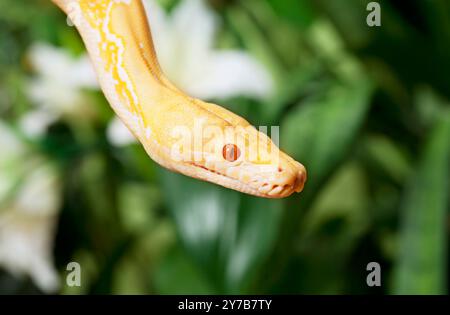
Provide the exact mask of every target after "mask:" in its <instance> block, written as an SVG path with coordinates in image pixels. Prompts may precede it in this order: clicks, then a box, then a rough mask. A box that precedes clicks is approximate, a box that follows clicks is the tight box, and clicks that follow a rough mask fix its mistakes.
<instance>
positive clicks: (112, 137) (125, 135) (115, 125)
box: [106, 117, 137, 147]
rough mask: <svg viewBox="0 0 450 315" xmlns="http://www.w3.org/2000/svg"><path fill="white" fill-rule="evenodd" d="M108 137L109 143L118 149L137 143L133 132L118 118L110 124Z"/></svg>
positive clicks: (107, 131)
mask: <svg viewBox="0 0 450 315" xmlns="http://www.w3.org/2000/svg"><path fill="white" fill-rule="evenodd" d="M106 136H107V138H108V140H109V142H111V144H113V145H115V146H117V147H123V146H127V145H130V144H133V143H136V142H137V140H136V138H135V137H134V135H133V134H132V133H131V131H130V130H128V128H127V126H125V124H124V123H123V122H122V121H121V120H120V119H119V118H117V117H115V118H114V119H113V120H111V122H110V123H109V126H108V128H107V130H106Z"/></svg>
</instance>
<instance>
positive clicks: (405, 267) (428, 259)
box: [392, 113, 450, 294]
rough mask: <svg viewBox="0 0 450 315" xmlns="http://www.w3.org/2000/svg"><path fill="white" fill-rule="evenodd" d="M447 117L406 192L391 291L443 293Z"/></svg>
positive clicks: (449, 143) (449, 147) (449, 146)
mask: <svg viewBox="0 0 450 315" xmlns="http://www.w3.org/2000/svg"><path fill="white" fill-rule="evenodd" d="M449 161H450V115H449V114H448V113H447V115H445V116H444V117H443V119H442V120H441V121H439V122H438V123H437V124H436V126H435V129H434V130H433V132H432V133H431V135H430V138H429V140H428V143H427V144H426V146H425V148H424V151H423V153H422V157H421V160H420V163H419V164H418V166H417V171H416V172H415V174H414V177H413V178H412V180H411V182H410V185H409V187H408V189H407V191H406V194H405V199H404V203H403V207H402V208H403V218H402V228H401V232H400V239H399V244H398V246H399V248H398V257H397V262H396V264H397V265H396V268H395V273H394V278H393V279H394V283H393V289H392V292H393V293H395V294H445V293H446V279H447V275H446V258H447V242H446V240H447V234H446V231H447V220H446V218H447V211H448V189H449V182H448V178H449V170H450V169H449V166H450V164H449Z"/></svg>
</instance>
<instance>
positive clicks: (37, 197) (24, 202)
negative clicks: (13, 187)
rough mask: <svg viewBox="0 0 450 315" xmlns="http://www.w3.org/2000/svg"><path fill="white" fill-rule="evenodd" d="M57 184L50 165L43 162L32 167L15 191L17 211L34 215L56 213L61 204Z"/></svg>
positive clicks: (55, 175)
mask: <svg viewBox="0 0 450 315" xmlns="http://www.w3.org/2000/svg"><path fill="white" fill-rule="evenodd" d="M41 163H44V162H41ZM59 184H60V183H59V180H58V177H57V174H56V172H55V170H54V169H53V167H52V166H50V165H47V164H43V165H41V166H39V167H37V168H35V169H33V171H32V172H31V173H29V174H28V176H27V178H26V180H25V182H24V183H23V185H22V186H21V187H20V189H19V191H18V193H17V196H16V200H15V207H16V208H17V211H20V212H21V213H23V214H28V215H33V216H35V217H37V216H50V215H54V214H56V213H57V212H58V210H59V206H60V204H61V200H60V191H59V186H60V185H59Z"/></svg>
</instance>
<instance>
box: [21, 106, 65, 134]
mask: <svg viewBox="0 0 450 315" xmlns="http://www.w3.org/2000/svg"><path fill="white" fill-rule="evenodd" d="M57 119H58V116H57V115H55V114H54V113H52V112H49V111H46V110H43V109H36V110H33V111H30V112H27V113H26V114H25V115H23V116H22V117H21V118H20V121H19V125H20V129H22V131H23V132H24V133H25V134H26V135H27V136H28V137H30V138H39V137H41V136H43V135H44V134H45V133H46V132H47V129H48V127H49V126H50V125H51V124H52V123H53V122H55V121H56V120H57Z"/></svg>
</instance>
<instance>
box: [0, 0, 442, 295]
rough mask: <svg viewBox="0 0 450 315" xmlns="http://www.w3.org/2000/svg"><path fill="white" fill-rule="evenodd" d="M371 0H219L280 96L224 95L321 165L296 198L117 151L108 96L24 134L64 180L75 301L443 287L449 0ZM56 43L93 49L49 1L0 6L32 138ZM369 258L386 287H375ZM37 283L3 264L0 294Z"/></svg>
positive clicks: (13, 79)
mask: <svg viewBox="0 0 450 315" xmlns="http://www.w3.org/2000/svg"><path fill="white" fill-rule="evenodd" d="M368 2H369V1H366V0H351V1H349V0H318V1H308V0H245V1H244V0H242V1H239V0H234V1H232V0H211V1H209V3H210V5H211V7H212V8H213V9H214V10H216V12H217V13H218V14H219V15H220V17H221V20H222V27H223V28H222V30H221V32H220V34H218V38H217V46H218V47H230V46H231V47H241V48H243V49H246V50H248V51H249V52H250V53H252V54H253V55H254V56H255V57H256V58H258V59H259V60H260V61H261V62H263V63H264V64H265V65H266V66H267V68H268V69H269V70H270V71H271V73H272V75H273V77H274V78H275V81H276V84H277V90H276V93H275V95H274V96H273V97H271V98H270V99H269V100H267V101H263V102H258V101H255V100H252V99H246V98H237V99H232V100H215V101H216V102H217V103H219V104H223V105H224V106H228V107H229V108H230V109H232V110H234V111H236V112H237V113H239V114H242V115H243V116H245V117H247V118H249V120H250V121H252V122H253V123H254V124H256V125H265V124H270V125H279V126H281V132H280V136H281V148H282V149H283V150H285V151H286V152H288V153H289V154H291V155H292V156H293V157H295V158H296V159H297V160H299V161H301V162H302V163H303V164H304V165H305V166H306V168H307V169H308V182H307V185H306V188H305V191H304V192H302V193H301V194H299V195H296V196H292V197H290V198H288V199H287V200H265V199H259V198H255V197H250V196H245V195H243V194H240V193H237V192H234V191H230V190H227V189H224V188H221V187H218V186H215V185H211V184H208V183H203V182H199V181H196V180H193V179H190V178H187V177H184V176H181V175H178V174H173V173H171V172H168V171H165V170H161V168H160V167H159V166H157V165H156V164H155V163H154V162H153V161H151V160H150V159H149V158H148V157H147V155H146V153H145V152H144V150H143V149H142V148H140V147H139V146H137V145H133V146H129V147H126V148H122V149H118V148H115V147H113V146H111V145H110V144H109V143H108V141H107V139H106V136H105V128H106V124H107V122H108V120H109V119H110V117H112V111H111V109H110V108H109V106H108V105H107V104H106V102H105V100H104V99H103V97H102V95H101V94H100V93H92V94H93V95H91V96H92V98H93V99H94V100H96V101H95V104H96V105H95V111H96V116H95V117H96V118H95V119H94V120H93V121H92V122H80V121H74V122H67V121H63V122H58V123H56V124H54V125H52V126H51V128H50V130H49V132H48V134H47V136H46V137H45V138H44V139H42V140H39V141H38V140H27V141H29V142H31V144H32V146H33V148H34V150H36V151H39V152H40V153H42V154H45V155H47V156H48V157H49V158H51V159H53V160H54V161H56V162H57V163H58V165H59V167H60V169H61V172H62V173H63V175H64V187H63V190H64V202H63V207H62V209H61V213H60V218H59V222H58V229H57V233H56V245H55V248H54V254H55V257H56V266H57V268H58V270H59V272H60V275H61V277H63V278H64V277H65V274H66V269H65V267H66V265H67V263H68V262H70V261H77V262H79V263H80V264H81V265H82V266H83V286H82V287H81V288H69V287H65V286H63V288H62V290H61V293H79V294H88V293H122V294H123V293H137V294H142V293H156V294H158V293H159V294H170V293H172V294H173V293H193V294H195V293H200V294H208V293H252V294H257V293H269V294H270V293H320V294H346V293H400V294H401V293H411V294H444V293H446V292H447V291H448V272H447V271H448V259H447V258H448V239H449V233H448V228H449V225H448V223H449V218H448V205H449V197H448V196H449V183H448V180H449V175H450V170H449V165H450V163H449V161H450V158H449V155H450V139H449V138H450V123H449V122H450V112H449V106H448V105H449V98H450V86H449V82H450V2H448V1H446V0H430V1H425V0H414V1H395V2H394V1H379V2H380V4H381V6H382V26H381V27H373V28H370V27H368V26H367V25H366V16H367V14H368V12H367V11H366V5H367V3H368ZM161 3H163V4H164V5H165V6H166V8H167V9H169V10H170V9H171V8H173V7H174V6H175V5H176V4H177V1H161ZM42 41H44V42H49V43H52V44H54V45H58V46H62V47H64V48H66V49H67V50H68V51H70V52H71V53H72V54H80V53H81V52H83V51H84V49H83V45H82V43H81V41H80V39H79V37H78V35H77V33H76V32H75V31H74V30H73V29H72V28H69V27H67V26H66V24H65V17H64V15H63V14H62V13H60V12H59V11H58V10H57V8H56V7H54V6H53V5H52V4H51V3H50V1H44V0H40V1H26V0H20V1H18V0H0V116H1V117H2V119H4V120H6V121H7V122H8V123H9V124H10V125H11V126H12V127H13V129H14V130H16V132H17V133H18V134H20V130H19V128H18V127H17V122H18V119H19V117H20V116H21V115H22V114H23V113H24V112H26V111H27V110H29V109H30V108H32V104H31V102H30V100H29V99H28V98H27V96H26V94H25V92H24V85H25V82H26V80H27V79H28V78H29V76H30V73H31V69H30V67H29V65H28V64H27V58H26V51H27V49H28V47H30V45H31V44H32V43H34V42H42ZM228 104H232V105H228ZM0 150H7V148H1V149H0ZM0 176H3V174H0ZM371 261H376V262H379V263H380V264H381V267H382V279H383V280H382V287H381V288H369V287H367V285H366V275H367V271H366V265H367V263H369V262H371ZM36 291H37V289H36V288H35V287H34V285H33V284H32V283H31V282H30V281H29V280H28V279H18V278H14V277H12V276H11V275H9V274H8V273H7V272H6V271H3V272H1V273H0V292H2V293H30V292H36Z"/></svg>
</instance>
